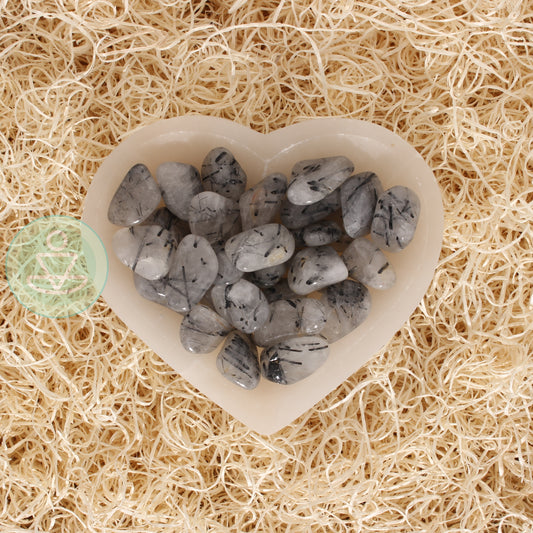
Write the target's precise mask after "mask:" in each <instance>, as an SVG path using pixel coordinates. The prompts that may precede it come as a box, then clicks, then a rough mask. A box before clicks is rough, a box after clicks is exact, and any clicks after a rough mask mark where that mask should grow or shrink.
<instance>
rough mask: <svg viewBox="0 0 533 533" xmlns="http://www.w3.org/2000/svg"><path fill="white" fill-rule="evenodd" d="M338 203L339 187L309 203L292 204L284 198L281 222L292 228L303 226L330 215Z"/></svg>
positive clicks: (337, 206) (338, 206)
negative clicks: (322, 197) (320, 198)
mask: <svg viewBox="0 0 533 533" xmlns="http://www.w3.org/2000/svg"><path fill="white" fill-rule="evenodd" d="M340 205H341V203H340V190H339V189H335V190H334V191H333V192H332V193H330V194H328V195H327V196H326V197H325V198H324V199H323V200H320V201H319V202H316V203H314V204H309V205H294V204H291V203H290V202H289V201H288V200H287V198H285V199H284V200H283V201H282V203H281V211H280V214H281V223H282V224H283V225H284V226H285V227H287V228H289V229H293V230H294V229H300V228H304V227H305V226H308V225H309V224H312V223H313V222H318V221H320V220H323V219H324V218H326V217H327V216H328V215H331V214H332V213H334V212H335V211H336V210H337V209H339V208H340Z"/></svg>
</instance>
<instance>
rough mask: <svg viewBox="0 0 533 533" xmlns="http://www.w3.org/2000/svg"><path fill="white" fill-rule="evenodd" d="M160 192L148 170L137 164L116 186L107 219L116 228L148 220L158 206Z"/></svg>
mask: <svg viewBox="0 0 533 533" xmlns="http://www.w3.org/2000/svg"><path fill="white" fill-rule="evenodd" d="M160 201H161V192H160V190H159V186H158V185H157V183H156V182H155V180H154V178H153V177H152V174H150V171H149V170H148V168H147V167H146V166H145V165H143V164H142V163H139V164H137V165H134V166H132V167H131V168H130V170H128V173H127V174H126V176H125V177H124V179H123V180H122V182H121V183H120V185H119V186H118V189H117V190H116V192H115V194H114V195H113V198H112V199H111V203H110V204H109V208H108V210H107V218H108V220H109V222H111V224H116V225H117V226H131V225H133V224H138V223H139V222H142V221H143V220H144V219H146V218H148V217H149V216H150V215H151V214H152V213H153V211H155V209H156V208H157V206H158V205H159V202H160Z"/></svg>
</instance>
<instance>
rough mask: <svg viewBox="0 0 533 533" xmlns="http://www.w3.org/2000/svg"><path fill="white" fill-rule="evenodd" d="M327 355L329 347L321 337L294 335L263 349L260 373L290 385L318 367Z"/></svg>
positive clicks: (282, 383) (271, 379) (267, 377)
mask: <svg viewBox="0 0 533 533" xmlns="http://www.w3.org/2000/svg"><path fill="white" fill-rule="evenodd" d="M328 355H329V347H328V344H327V343H326V341H325V340H324V339H323V338H321V337H317V336H306V337H294V338H292V339H288V340H285V341H282V342H280V343H278V344H274V346H271V347H270V348H267V349H266V350H264V351H263V353H262V354H261V357H260V364H261V374H262V375H263V376H264V377H265V378H266V379H268V380H269V381H273V382H274V383H280V384H281V385H292V384H293V383H297V382H298V381H301V380H302V379H305V378H306V377H308V376H310V375H311V374H312V373H313V372H315V371H316V370H317V369H318V368H320V367H321V366H322V365H323V364H324V363H325V361H326V359H327V358H328Z"/></svg>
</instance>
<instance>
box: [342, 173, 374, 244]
mask: <svg viewBox="0 0 533 533" xmlns="http://www.w3.org/2000/svg"><path fill="white" fill-rule="evenodd" d="M382 192H383V187H382V185H381V182H380V181H379V178H378V177H377V175H376V174H374V172H361V173H359V174H356V175H355V176H352V177H351V178H350V179H348V180H347V181H345V182H344V183H343V184H342V185H341V207H342V220H343V223H344V229H345V230H346V233H347V234H348V235H349V236H350V237H354V238H355V237H361V236H363V235H367V234H368V233H370V226H371V225H372V217H373V215H374V210H375V208H376V203H377V201H378V197H379V196H380V195H381V193H382Z"/></svg>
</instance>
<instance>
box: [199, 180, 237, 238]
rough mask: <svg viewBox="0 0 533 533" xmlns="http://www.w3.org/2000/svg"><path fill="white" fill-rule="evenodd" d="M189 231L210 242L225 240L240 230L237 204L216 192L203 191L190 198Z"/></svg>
mask: <svg viewBox="0 0 533 533" xmlns="http://www.w3.org/2000/svg"><path fill="white" fill-rule="evenodd" d="M189 226H190V227H191V233H194V234H195V235H202V236H203V237H205V238H206V239H207V240H208V241H209V243H210V244H213V245H214V244H216V243H217V242H221V241H225V240H226V239H227V238H228V237H229V236H230V235H234V234H235V233H238V232H239V231H240V214H239V206H238V205H237V204H236V203H235V202H234V201H233V200H230V199H229V198H226V197H225V196H222V195H220V194H218V193H216V192H211V191H205V192H201V193H199V194H197V195H196V196H194V197H193V198H192V199H191V202H190V206H189Z"/></svg>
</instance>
